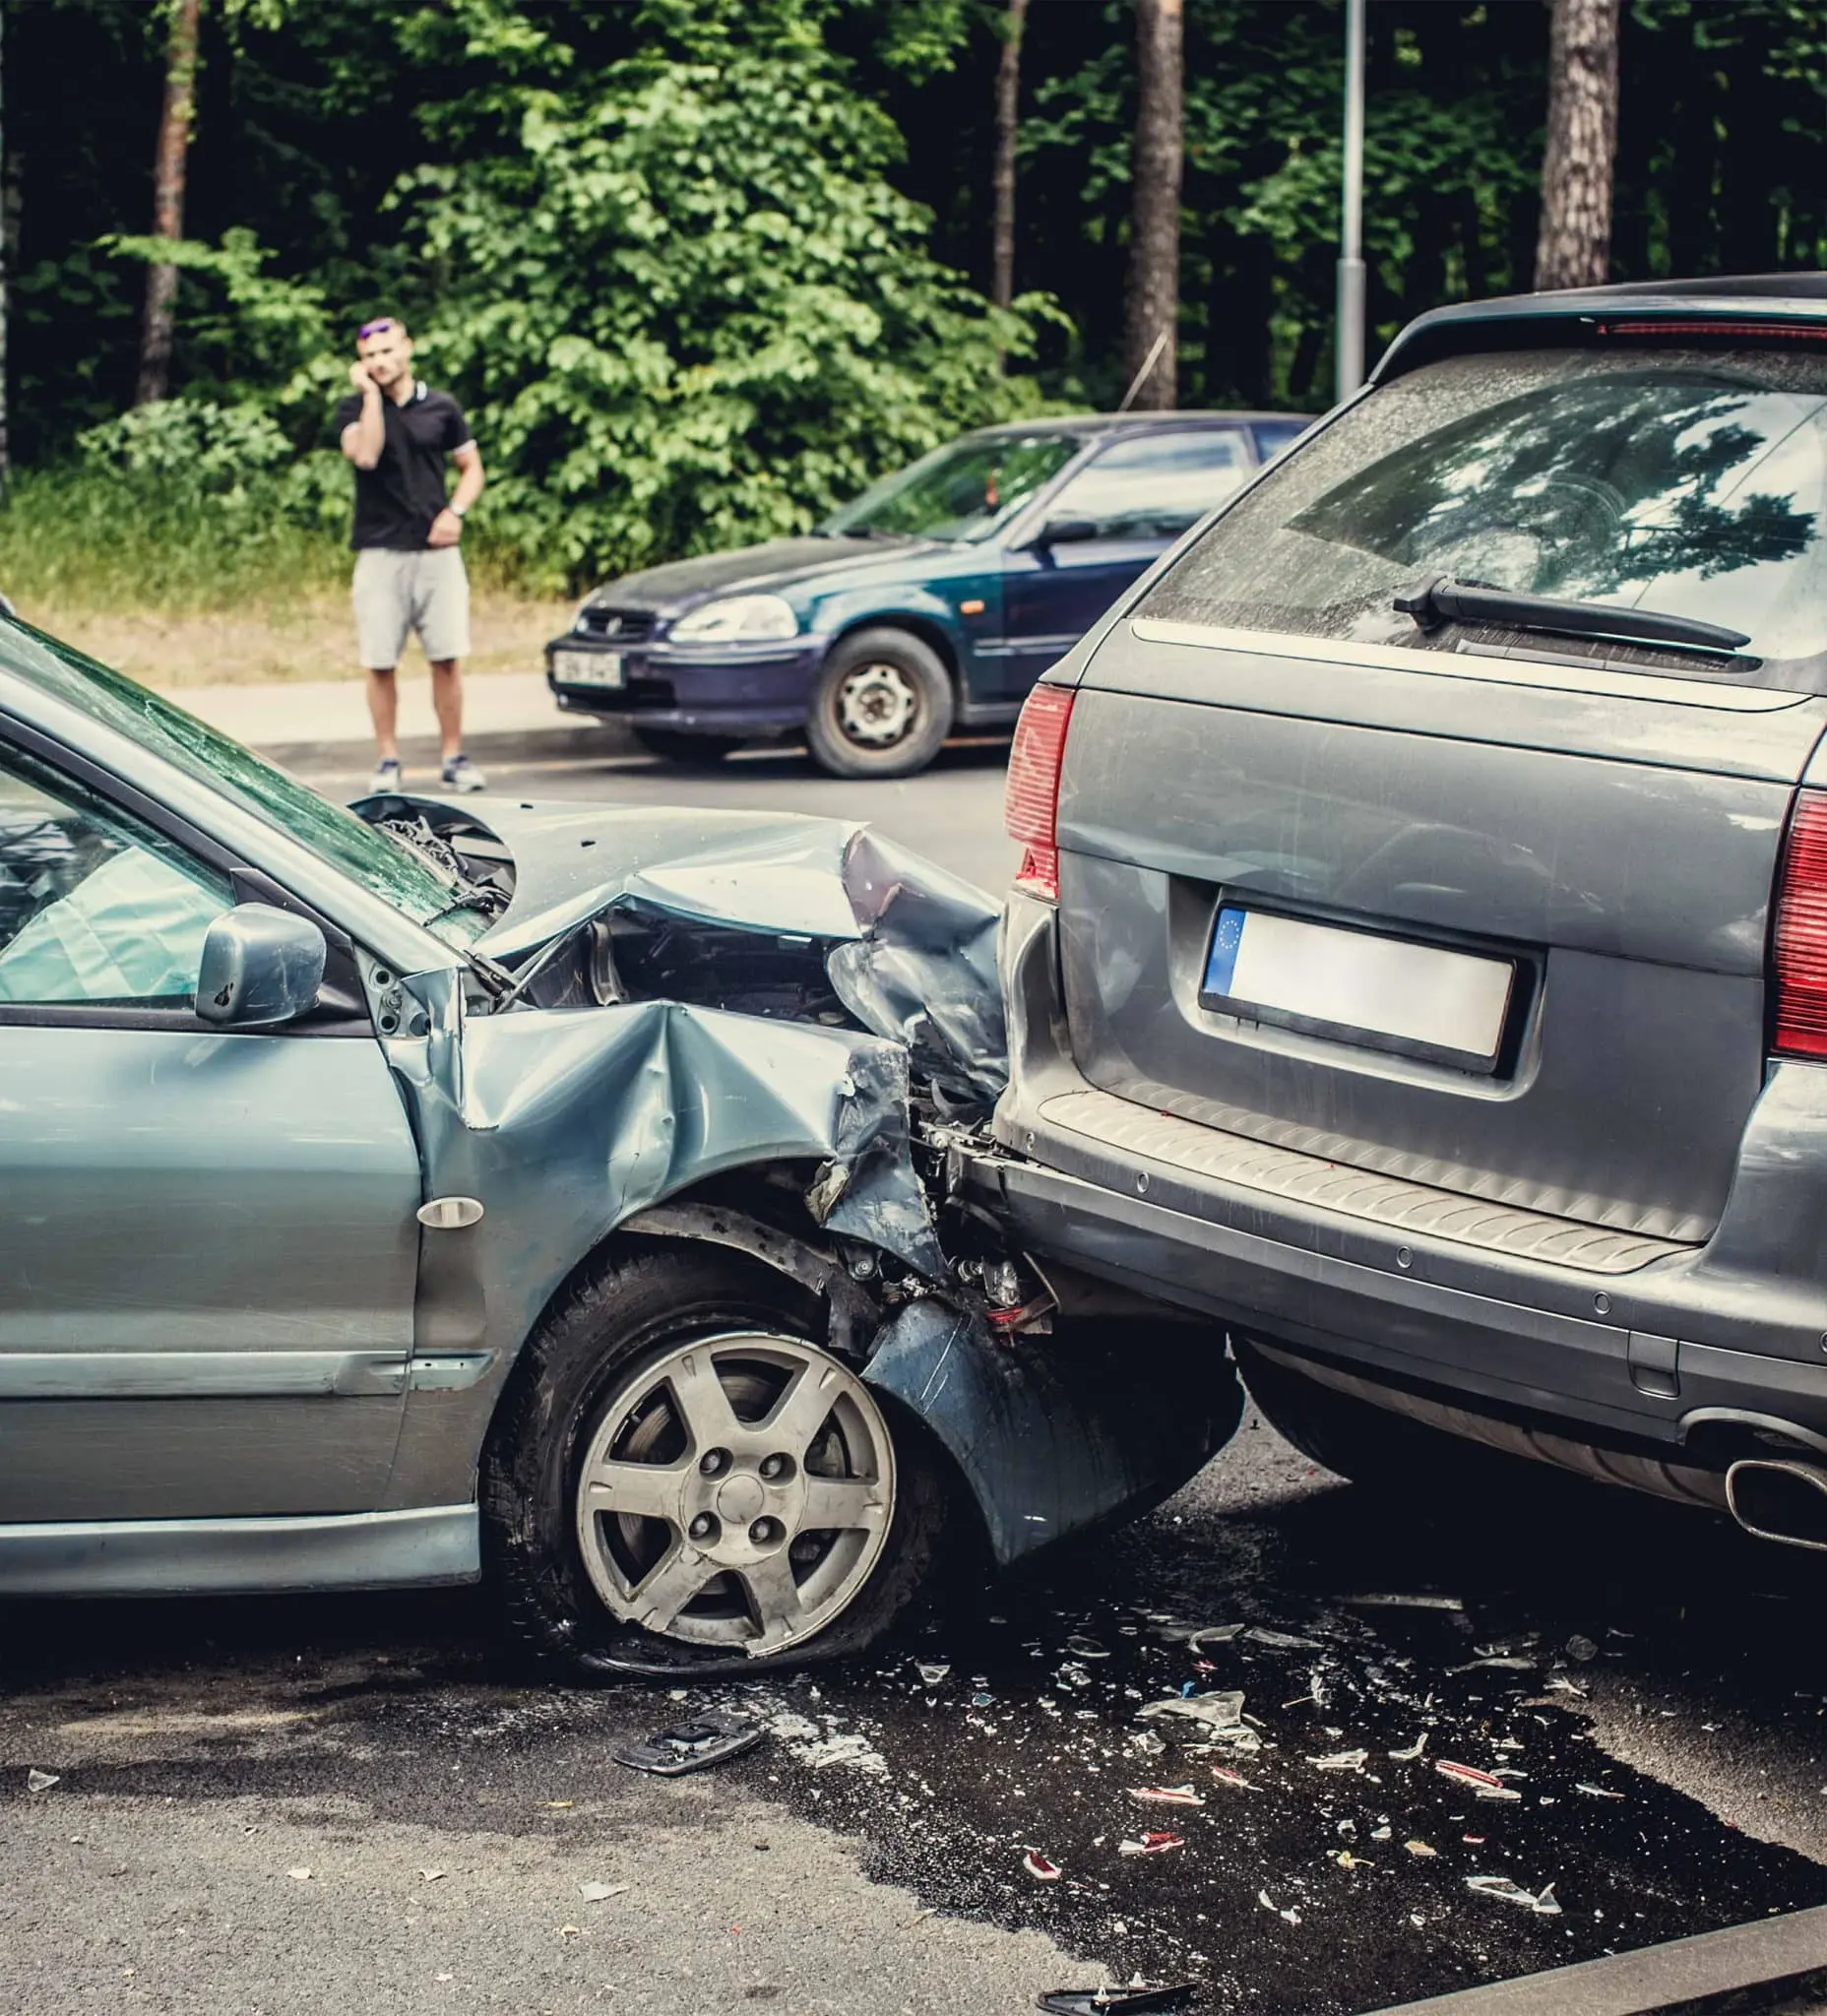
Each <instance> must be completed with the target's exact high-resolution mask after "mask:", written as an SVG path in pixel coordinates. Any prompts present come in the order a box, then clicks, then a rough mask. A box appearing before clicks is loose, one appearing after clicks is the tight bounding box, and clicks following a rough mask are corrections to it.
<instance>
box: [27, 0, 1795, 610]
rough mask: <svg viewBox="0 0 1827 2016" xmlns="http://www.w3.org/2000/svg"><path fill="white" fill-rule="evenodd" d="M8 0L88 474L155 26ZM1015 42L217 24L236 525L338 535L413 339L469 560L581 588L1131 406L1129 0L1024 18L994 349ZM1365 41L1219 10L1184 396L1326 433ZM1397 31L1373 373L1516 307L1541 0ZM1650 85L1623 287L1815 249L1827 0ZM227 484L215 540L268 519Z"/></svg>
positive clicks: (1688, 28)
mask: <svg viewBox="0 0 1827 2016" xmlns="http://www.w3.org/2000/svg"><path fill="white" fill-rule="evenodd" d="M0 7H3V8H4V9H5V13H6V36H7V55H8V68H9V72H10V82H11V84H12V86H13V89H12V91H11V92H10V93H9V106H8V134H7V144H8V158H7V168H6V178H5V181H6V191H7V199H8V204H7V207H8V211H9V214H10V215H11V217H12V218H13V220H14V227H15V236H16V245H15V247H14V250H15V261H14V268H13V270H14V272H15V273H16V274H17V276H18V287H17V290H16V297H15V315H14V324H13V330H12V336H13V344H12V372H13V391H14V417H15V443H16V450H17V453H18V454H19V456H20V458H21V459H22V460H24V461H25V462H27V463H28V464H36V465H39V466H46V465H51V464H54V463H56V462H57V461H58V460H59V458H63V459H65V460H66V461H67V460H69V459H72V458H77V459H79V460H80V459H81V458H78V454H77V450H76V442H77V440H78V437H79V436H82V435H85V434H86V433H89V431H90V430H93V429H95V428H97V427H101V428H103V429H104V430H105V429H106V428H107V427H108V425H109V423H110V422H111V421H112V420H113V419H114V418H115V417H116V416H117V415H118V414H119V412H120V411H121V410H122V409H124V408H125V407H126V406H127V405H128V404H129V402H130V399H131V395H132V388H133V376H134V366H135V347H136V341H137V334H138V329H137V324H138V308H139V301H140V295H141V291H142V287H143V282H144V261H145V259H146V257H147V256H148V255H149V254H150V253H152V252H154V251H155V250H158V249H159V248H158V247H157V246H155V245H154V244H153V243H151V242H149V241H146V240H144V239H135V238H133V237H131V236H127V235H123V234H127V233H133V232H137V231H139V230H141V229H143V227H144V224H145V221H146V219H147V218H148V217H149V216H150V215H151V190H150V179H149V171H150V165H151V136H152V132H153V128H154V125H155V123H156V121H157V116H158V93H159V80H160V75H161V70H160V65H161V61H162V53H163V40H162V22H163V14H162V11H161V9H160V8H158V7H157V6H154V5H150V4H148V0H0ZM1005 13H1006V8H1005V6H1004V5H1003V4H1002V0H638V4H636V0H564V4H563V5H557V6H554V5H551V4H547V0H395V4H392V5H387V6H376V5H374V4H373V0H205V5H204V10H203V33H202V67H201V71H200V76H199V86H198V106H197V119H196V133H195V139H194V143H193V152H192V157H191V175H190V190H189V195H188V197H187V204H186V228H187V230H188V231H189V232H190V234H191V242H190V243H188V244H186V245H185V246H184V247H182V248H180V250H179V251H178V253H177V254H176V257H177V258H178V259H179V261H180V263H181V264H182V266H183V268H184V283H183V286H182V288H181V290H180V297H179V322H178V328H177V343H176V352H175V357H174V377H173V387H174V390H175V391H176V392H177V393H178V394H179V395H180V396H181V404H182V406H183V411H182V412H180V413H179V414H178V415H177V416H176V417H175V418H173V419H172V420H170V421H169V422H168V423H166V422H160V423H159V424H161V425H164V424H168V425H170V426H171V427H173V428H175V429H178V430H179V431H180V432H181V430H182V429H183V428H185V427H190V426H193V424H194V425H195V426H197V427H204V426H206V424H210V423H207V422H205V421H204V420H202V419H198V418H197V417H196V415H195V413H194V411H193V409H194V408H195V407H196V406H197V404H198V403H200V402H201V403H205V404H209V405H212V406H216V407H222V408H227V409H231V410H237V411H238V410H242V409H245V410H247V411H248V413H249V414H251V415H252V418H251V419H250V420H249V422H248V424H249V426H250V427H251V426H252V424H253V419H258V420H260V421H262V422H264V423H265V424H266V425H268V426H270V427H277V428H279V429H280V430H281V431H282V432H283V434H284V438H285V439H286V441H287V442H288V443H289V446H290V449H291V451H292V454H293V457H294V465H293V466H294V467H295V468H296V469H297V470H298V471H299V472H301V473H297V474H289V473H288V474H287V476H286V480H285V485H284V491H283V494H281V493H280V492H278V491H277V490H274V489H272V488H268V487H263V486H265V485H268V484H269V482H271V483H272V484H277V483H278V480H279V473H278V472H268V473H266V474H260V473H258V472H255V473H250V475H249V477H248V479H247V482H246V484H245V485H244V489H245V492H246V496H247V497H252V496H254V495H255V494H256V492H258V493H259V495H260V496H261V497H262V499H263V502H271V501H272V500H273V498H274V497H275V496H278V503H277V504H276V505H275V507H274V508H276V509H279V510H281V511H283V512H284V513H285V514H287V515H288V518H289V522H291V523H292V524H293V525H294V526H296V525H304V524H310V525H320V524H321V525H323V526H325V527H326V528H327V527H329V526H331V525H334V524H335V523H338V522H340V520H341V518H342V516H343V513H344V511H345V510H346V508H347V471H346V470H344V469H343V468H342V467H341V465H340V464H339V463H338V462H337V460H336V459H335V454H334V448H333V446H332V444H331V441H330V437H329V425H328V422H329V413H330V410H331V407H332V405H333V403H334V400H335V399H336V398H337V396H339V394H340V393H341V391H342V390H343V387H344V382H345V381H344V372H345V368H346V362H347V340H348V336H349V332H350V331H351V329H352V327H353V326H354V324H355V323H356V322H357V321H358V320H360V319H361V318H362V317H363V316H364V315H366V314H369V313H373V312H376V311H377V309H385V308H388V307H392V308H395V309H397V310H398V311H399V312H401V313H404V314H406V315H407V316H408V317H409V318H410V320H411V321H412V322H413V325H414V327H415V328H416V329H417V330H419V332H420V333H421V336H422V339H423V365H424V368H425V370H426V372H427V373H428V375H430V376H432V377H433V378H435V379H436V380H437V381H439V382H440V383H444V384H448V385H449V386H450V387H451V388H452V389H453V390H454V391H455V392H457V394H458V395H459V397H461V398H462V399H463V400H464V401H465V403H466V405H467V406H469V407H470V409H471V410H472V413H473V419H474V422H475V425H476V429H477V434H478V438H479V439H480V441H481V443H482V446H483V449H484V453H485V454H486V456H487V458H488V461H489V465H490V470H491V475H492V477H493V483H492V487H491V492H490V495H489V499H488V501H487V503H486V505H485V507H484V509H483V511H482V512H481V513H479V514H478V516H477V520H476V524H475V533H476V536H478V537H479V538H481V539H482V540H484V541H487V540H491V539H492V540H494V541H495V542H496V543H497V546H498V547H499V548H500V550H501V553H502V556H503V558H504V559H509V560H512V561H513V563H514V564H515V565H516V566H518V567H519V568H520V569H521V571H523V572H524V573H527V574H530V575H531V576H533V577H536V578H543V579H547V580H550V579H555V578H557V577H559V576H565V577H568V578H570V579H573V580H576V579H580V578H583V577H586V576H589V575H592V574H596V573H599V572H602V571H606V570H608V569H611V568H617V567H624V566H629V565H634V564H638V563H640V562H642V561H644V560H651V559H655V558H659V557H662V556H663V555H666V554H670V553H675V552H681V551H688V550H692V549H694V548H698V547H702V546H706V545H710V544H714V543H721V542H726V541H730V540H736V539H742V538H749V537H758V536H765V535H767V534H769V533H773V532H778V531H785V530H790V529H793V528H795V527H799V526H803V525H805V524H807V523H809V522H810V521H811V520H812V519H813V518H815V517H816V515H817V514H818V513H819V512H820V511H822V510H824V509H825V508H827V507H828V506H829V505H830V504H831V503H833V502H835V501H836V500H838V499H840V498H841V497H843V496H844V495H845V494H847V493H849V492H851V491H853V490H855V489H856V488H858V487H860V485H861V484H863V483H864V482H865V481H867V480H868V479H869V478H870V477H872V476H874V475H875V474H877V473H881V472H882V471H883V470H884V469H886V468H888V467H890V466H892V465H894V464H895V463H898V462H901V461H904V460H906V459H907V458H908V457H909V456H911V455H913V454H914V453H916V452H918V451H919V450H920V449H922V448H924V447H926V446H928V445H930V444H931V443H932V442H933V441H935V440H937V439H939V438H941V437H942V436H943V435H945V434H946V433H948V432H950V431H952V430H955V429H956V428H959V427H962V426H965V425H968V424H971V423H972V422H974V421H977V420H980V419H984V418H989V417H994V416H997V415H1000V414H1002V413H1005V412H1014V411H1019V410H1024V408H1032V407H1033V406H1034V405H1036V404H1037V403H1040V402H1043V401H1054V402H1066V403H1070V404H1072V405H1075V406H1086V405H1090V406H1099V405H1108V404H1109V403H1110V402H1112V401H1113V400H1114V398H1115V397H1116V396H1117V393H1118V392H1119V390H1120V388H1121V382H1122V374H1121V368H1120V352H1121V329H1122V305H1123V276H1124V270H1125V264H1126V252H1127V246H1126V235H1127V230H1128V217H1129V209H1130V202H1129V189H1128V179H1127V178H1128V173H1129V149H1130V134H1131V129H1132V126H1133V119H1134V109H1135V71H1134V39H1135V38H1134V29H1133V20H1132V9H1131V5H1130V0H1033V4H1032V8H1031V12H1030V15H1029V18H1028V28H1027V35H1026V40H1025V47H1024V61H1023V77H1024V84H1023V99H1022V153H1021V176H1022V181H1021V189H1020V201H1019V226H1018V238H1017V246H1016V262H1015V270H1016V285H1017V288H1018V293H1019V291H1020V290H1027V291H1026V294H1025V295H1024V296H1022V297H1021V298H1018V301H1017V311H1018V312H1017V313H1016V314H1015V315H1014V316H1013V317H1011V318H1008V319H1006V320H1003V319H998V318H997V317H996V316H995V315H994V314H993V313H992V312H991V311H990V310H989V309H988V308H987V306H986V305H985V302H984V300H983V298H982V296H983V295H984V294H986V293H987V290H988V283H989V277H990V257H991V222H992V218H991V205H992V194H991V173H990V169H991V159H992V150H993V112H994V78H995V70H996V64H997V59H998V56H999V54H1000V46H1001V45H1000V40H999V35H1000V27H1001V23H1002V21H1003V18H1004V16H1005ZM1342 16H1343V0H1186V80H1187V83H1186V147H1187V158H1186V175H1185V184H1184V198H1183V213H1182V233H1181V242H1182V259H1181V276H1180V278H1181V288H1180V328H1179V348H1180V397H1181V399H1182V401H1183V402H1184V403H1187V404H1199V405H1214V406H1216V405H1230V404H1248V405H1252V406H1268V407H1283V408H1287V407H1294V408H1301V407H1304V408H1317V407H1318V406H1320V405H1322V404H1323V403H1324V398H1325V387H1326V386H1327V385H1328V383H1329V381H1330V369H1329V365H1330V355H1329V350H1330V323H1331V313H1332V292H1333V260H1334V254H1335V245H1336V233H1337V183H1338V169H1339V161H1338V128H1339V105H1340V93H1341V89H1342V83H1343V74H1342V61H1343V20H1342ZM1369 21H1370V52H1369V55H1370V61H1369V78H1368V83H1369V114H1368V148H1367V154H1368V159H1367V176H1366V202H1365V221H1366V231H1367V239H1368V244H1367V255H1368V258H1369V262H1370V275H1369V283H1370V292H1369V307H1370V319H1371V324H1372V329H1371V350H1372V353H1373V354H1374V351H1375V348H1376V347H1377V346H1378V344H1379V343H1380V342H1382V341H1386V340H1387V339H1388V338H1389V337H1390V336H1392V335H1393V334H1394V333H1395V331H1396V330H1397V329H1398V328H1399V327H1400V325H1401V324H1402V323H1403V322H1404V321H1405V320H1407V319H1408V317H1410V316H1411V315H1413V314H1416V313H1418V312H1419V311H1421V310H1422V309H1425V308H1428V307H1431V306H1434V305H1435V304H1436V303H1438V302H1440V301H1443V300H1451V299H1457V298H1463V297H1466V296H1469V295H1472V296H1475V295H1480V294H1486V293H1492V292H1497V291H1501V290H1503V289H1505V288H1509V287H1517V286H1527V285H1528V284H1529V278H1530V271H1531V263H1532V260H1533V253H1534V246H1535V239H1536V223H1537V215H1536V203H1537V199H1536V189H1537V185H1538V178H1539V172H1540V164H1541V147H1542V126H1543V115H1544V97H1545V90H1544V59H1545V53H1546V22H1547V10H1546V8H1545V7H1544V6H1540V5H1533V4H1525V0H1377V4H1376V5H1375V6H1374V7H1372V8H1371V9H1370V10H1369ZM79 77H80V79H81V89H80V90H73V89H72V88H71V87H70V83H69V80H71V79H72V78H79ZM1622 79H1623V89H1622V106H1621V116H1620V129H1619V158H1618V171H1617V214H1616V223H1615V229H1614V234H1613V262H1614V270H1615V271H1616V273H1617V274H1618V275H1619V276H1620V277H1630V276H1641V277H1660V276H1663V275H1667V274H1670V273H1712V272H1734V271H1736V272H1755V271H1763V270H1769V269H1772V268H1781V267H1812V266H1817V265H1820V264H1822V263H1824V260H1827V120H1824V119H1823V118H1822V116H1821V105H1822V100H1823V96H1824V95H1827V28H1824V27H1823V26H1822V17H1821V11H1820V8H1819V6H1818V4H1817V0H1733V4H1731V5H1725V4H1722V0H1630V5H1629V6H1628V7H1627V8H1626V10H1625V15H1624V24H1623V42H1622ZM999 348H1001V349H1004V350H1006V351H1007V352H1008V355H1009V358H1010V370H1009V372H1008V373H1007V374H1006V375H1005V374H1003V373H999V372H998V371H997V369H996V364H995V359H996V352H997V350H998V349H999ZM223 424H224V425H226V426H230V427H233V426H239V425H240V424H241V422H240V421H239V420H234V421H225V422H224V423H223ZM92 438H93V439H94V441H95V442H97V443H100V444H103V445H102V446H99V447H92V448H91V449H90V450H89V451H88V455H87V459H86V461H84V463H83V466H85V467H88V468H91V469H93V468H95V466H96V465H95V456H96V455H97V454H102V455H104V456H105V457H106V458H108V461H107V466H108V467H109V468H110V469H111V470H114V471H116V472H119V473H120V474H119V477H118V479H119V480H123V481H124V480H127V478H128V475H130V474H131V479H132V480H133V481H135V482H142V483H146V484H148V485H153V484H155V483H156V481H158V480H161V479H157V478H155V476H154V475H153V474H152V473H150V465H149V464H147V463H146V461H145V457H146V455H150V454H151V453H152V452H153V451H152V447H151V444H150V443H148V444H144V446H143V447H142V445H140V444H136V443H135V442H133V441H131V440H129V439H128V438H127V437H125V436H121V435H119V434H117V433H111V432H106V431H104V432H103V433H101V434H99V435H94V436H93V437H92ZM159 438H160V439H161V440H162V439H163V438H164V437H163V436H160V437H159ZM172 438H173V439H176V438H177V435H175V434H174V435H173V436H172ZM198 438H199V439H202V438H203V437H202V436H201V435H200V436H199V437H198ZM208 438H210V439H211V440H215V439H218V438H221V439H227V438H230V437H229V436H227V435H222V436H220V437H219V436H215V435H212V436H209V437H208ZM233 438H237V439H238V438H245V439H246V440H248V441H249V442H250V443H251V442H253V441H254V440H256V439H259V440H268V439H270V438H271V436H270V435H268V434H265V433H260V432H258V431H257V430H256V431H254V432H249V433H247V434H246V435H245V437H242V436H234V437H233ZM161 452H162V451H161ZM249 452H250V454H251V453H252V450H251V448H250V451H249ZM135 455H139V456H140V457H141V462H140V465H139V469H138V473H132V472H131V470H129V468H128V465H129V464H130V463H131V461H132V458H133V457H134V456H135ZM206 459H207V458H206ZM172 480H173V481H175V480H176V479H175V477H173V478H172ZM193 487H194V486H193ZM208 495H209V496H210V497H213V498H214V499H215V500H216V501H215V502H214V503H209V504H207V505H206V504H199V505H198V506H197V508H198V509H199V510H204V509H208V510H212V511H216V512H218V513H219V514H227V513H230V512H231V511H241V512H242V513H243V519H247V518H248V513H247V510H246V506H245V502H244V503H243V504H239V505H231V504H230V503H229V502H227V501H226V499H227V496H228V492H227V491H222V492H215V491H211V492H208ZM252 516H253V517H258V516H259V513H258V512H256V513H253V514H252ZM223 522H224V523H225V518H224V520H223ZM236 522H237V523H241V522H243V521H242V520H237V521H236ZM250 522H251V521H250Z"/></svg>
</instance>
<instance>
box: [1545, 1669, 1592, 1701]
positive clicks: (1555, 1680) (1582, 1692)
mask: <svg viewBox="0 0 1827 2016" xmlns="http://www.w3.org/2000/svg"><path fill="white" fill-rule="evenodd" d="M1544 1686H1545V1688H1546V1691H1547V1692H1548V1693H1550V1694H1577V1695H1578V1696H1579V1697H1580V1699H1581V1700H1582V1701H1584V1700H1585V1699H1586V1689H1585V1688H1584V1687H1582V1686H1581V1685H1579V1683H1578V1682H1577V1681H1575V1680H1570V1679H1568V1677H1567V1676H1566V1674H1565V1673H1549V1674H1548V1676H1547V1679H1546V1680H1545V1681H1544Z"/></svg>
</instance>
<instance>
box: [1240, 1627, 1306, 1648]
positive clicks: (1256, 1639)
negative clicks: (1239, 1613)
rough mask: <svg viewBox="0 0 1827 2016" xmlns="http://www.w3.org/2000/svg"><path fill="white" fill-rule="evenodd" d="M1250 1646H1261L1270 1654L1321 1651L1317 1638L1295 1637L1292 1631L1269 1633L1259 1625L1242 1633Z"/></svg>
mask: <svg viewBox="0 0 1827 2016" xmlns="http://www.w3.org/2000/svg"><path fill="white" fill-rule="evenodd" d="M1243 1635H1244V1637H1246V1638H1247V1639H1248V1640H1249V1641H1250V1643H1251V1644H1252V1645H1261V1646H1263V1647H1265V1648H1266V1649H1267V1650H1268V1651H1270V1652H1318V1651H1320V1650H1321V1646H1320V1642H1319V1640H1318V1639H1317V1638H1301V1637H1297V1636H1296V1635H1295V1634H1294V1633H1293V1632H1292V1631H1270V1630H1266V1629H1265V1628H1264V1627H1263V1626H1262V1625H1261V1624H1252V1625H1251V1626H1250V1627H1249V1629H1248V1630H1247V1631H1245V1632H1244V1634H1243Z"/></svg>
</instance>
